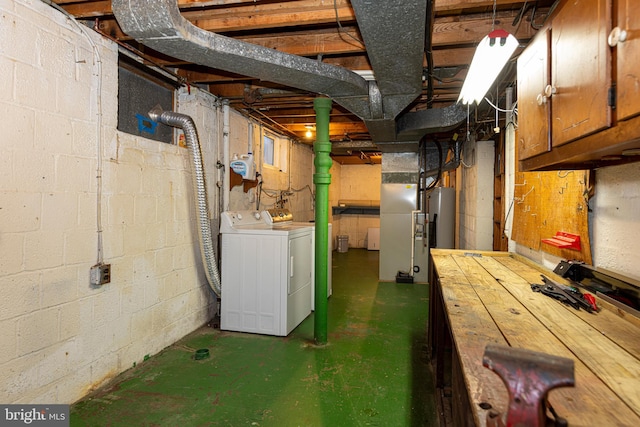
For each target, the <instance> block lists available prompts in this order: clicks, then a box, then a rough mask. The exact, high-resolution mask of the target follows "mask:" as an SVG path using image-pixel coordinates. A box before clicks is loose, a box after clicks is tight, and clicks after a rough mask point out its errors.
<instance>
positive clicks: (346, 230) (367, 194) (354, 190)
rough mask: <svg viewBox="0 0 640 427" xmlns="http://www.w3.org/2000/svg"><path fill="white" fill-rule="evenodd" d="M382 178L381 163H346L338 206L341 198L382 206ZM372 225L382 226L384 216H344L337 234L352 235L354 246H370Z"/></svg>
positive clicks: (343, 167) (350, 242) (350, 241)
mask: <svg viewBox="0 0 640 427" xmlns="http://www.w3.org/2000/svg"><path fill="white" fill-rule="evenodd" d="M381 180H382V167H381V165H342V166H341V167H340V181H339V183H338V185H339V186H338V187H337V188H339V194H338V198H337V200H336V201H335V202H336V204H335V205H334V206H337V202H338V201H339V200H362V201H368V202H371V203H372V204H375V203H377V204H378V205H379V203H380V184H381ZM332 186H333V183H332ZM369 228H380V216H378V215H340V222H339V223H338V224H337V227H334V233H336V235H347V236H349V247H351V248H366V247H367V232H368V229H369Z"/></svg>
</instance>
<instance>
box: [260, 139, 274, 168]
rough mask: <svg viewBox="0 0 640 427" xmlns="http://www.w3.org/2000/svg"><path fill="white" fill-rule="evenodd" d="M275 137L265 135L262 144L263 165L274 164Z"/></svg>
mask: <svg viewBox="0 0 640 427" xmlns="http://www.w3.org/2000/svg"><path fill="white" fill-rule="evenodd" d="M274 151H275V139H274V138H272V137H271V136H269V135H265V136H264V139H263V146H262V162H263V163H264V164H265V165H269V166H275V155H274V154H275V152H274Z"/></svg>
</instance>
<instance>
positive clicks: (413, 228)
mask: <svg viewBox="0 0 640 427" xmlns="http://www.w3.org/2000/svg"><path fill="white" fill-rule="evenodd" d="M420 213H422V211H411V268H410V269H409V275H410V276H411V277H413V272H414V271H413V268H414V267H415V257H416V218H417V217H418V214H420Z"/></svg>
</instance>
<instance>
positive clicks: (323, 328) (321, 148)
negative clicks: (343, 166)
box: [313, 98, 331, 344]
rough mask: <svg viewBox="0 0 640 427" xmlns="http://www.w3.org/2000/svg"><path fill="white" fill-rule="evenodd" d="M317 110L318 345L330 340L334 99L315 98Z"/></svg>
mask: <svg viewBox="0 0 640 427" xmlns="http://www.w3.org/2000/svg"><path fill="white" fill-rule="evenodd" d="M313 109H314V110H315V112H316V142H315V143H314V144H313V151H314V152H315V155H316V157H315V160H314V162H313V163H314V165H315V168H316V169H315V173H314V174H313V183H314V184H315V189H316V218H315V229H316V235H315V241H316V247H315V254H316V259H315V265H316V275H315V286H316V292H315V296H314V298H315V314H314V324H313V328H314V329H313V331H314V332H313V334H314V338H315V341H316V344H326V343H327V298H328V295H327V268H328V263H327V260H328V256H329V253H328V250H329V249H328V242H329V184H331V174H330V173H329V170H330V169H331V157H330V156H329V154H330V153H331V142H330V141H329V113H330V112H331V99H329V98H316V99H314V101H313Z"/></svg>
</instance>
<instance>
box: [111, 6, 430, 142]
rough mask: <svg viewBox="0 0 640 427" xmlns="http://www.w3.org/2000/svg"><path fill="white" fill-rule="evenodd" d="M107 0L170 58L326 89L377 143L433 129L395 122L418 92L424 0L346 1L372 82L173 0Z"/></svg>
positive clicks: (127, 26)
mask: <svg viewBox="0 0 640 427" xmlns="http://www.w3.org/2000/svg"><path fill="white" fill-rule="evenodd" d="M111 3H112V9H113V13H114V15H115V17H116V19H117V20H118V24H120V27H121V28H122V30H123V31H124V32H125V33H127V34H128V35H130V36H131V37H133V38H135V39H136V40H138V41H139V42H141V43H142V44H144V45H146V46H148V47H150V48H152V49H155V50H157V51H158V52H161V53H164V54H166V55H169V56H172V57H174V58H178V59H182V60H185V61H189V62H193V63H196V64H201V65H206V66H209V67H212V68H215V69H219V70H224V71H229V72H233V73H236V74H240V75H245V76H250V77H253V78H258V79H261V80H264V81H270V82H274V83H278V84H282V85H286V86H289V87H293V88H297V89H301V90H305V91H309V92H313V93H318V94H322V95H326V96H328V97H330V98H332V99H333V100H334V101H335V102H337V103H338V104H340V105H342V106H343V107H345V108H346V109H348V110H349V111H351V112H352V113H354V114H355V115H357V116H358V117H359V118H361V119H362V120H363V121H364V122H365V124H366V125H367V128H368V130H369V133H370V134H371V136H372V139H373V141H374V142H375V143H378V142H383V143H388V144H387V145H392V144H393V143H394V142H397V141H399V140H400V141H405V144H404V146H406V147H409V148H410V149H411V150H413V151H416V150H417V145H418V141H419V140H420V137H421V136H422V135H424V134H426V133H433V131H432V130H431V129H430V128H421V129H415V127H414V128H413V129H412V130H411V131H410V132H405V131H404V129H403V127H402V125H400V124H399V123H397V122H396V117H397V116H398V115H399V114H401V113H402V111H403V110H405V109H406V108H407V107H408V106H409V105H410V103H411V102H412V101H414V100H415V99H416V97H418V96H419V95H420V93H421V91H422V67H423V60H424V46H425V37H424V36H425V30H426V28H428V27H427V25H426V24H427V19H431V18H430V17H427V16H426V15H427V13H426V10H427V0H406V1H403V2H371V1H370V0H351V4H352V6H353V8H354V11H355V13H356V18H357V21H358V27H359V29H360V33H361V34H362V37H363V39H364V41H365V44H366V46H367V53H368V55H369V60H370V62H371V65H372V67H373V71H374V75H375V78H376V81H366V80H365V79H364V78H362V77H361V76H359V75H358V74H356V73H354V72H352V71H350V70H347V69H345V68H342V67H337V66H334V65H330V64H325V63H323V62H320V61H315V60H312V59H308V58H304V57H301V56H297V55H291V54H287V53H284V52H280V51H277V50H273V49H269V48H266V47H263V46H258V45H254V44H251V43H246V42H243V41H240V40H236V39H233V38H230V37H225V36H222V35H219V34H215V33H212V32H210V31H206V30H203V29H201V28H198V27H197V26H195V25H193V24H191V23H190V22H189V21H188V20H187V19H185V18H184V17H183V16H182V15H181V14H180V10H179V9H178V5H177V1H176V0H156V1H153V2H150V1H148V0H113V1H112V2H111ZM437 111H438V110H437V109H431V110H426V112H425V113H423V115H426V116H429V117H427V119H426V120H424V121H423V123H428V124H429V125H431V124H433V123H434V122H435V121H436V119H437V118H438V117H440V116H441V114H439V113H438V112H437ZM431 115H433V116H434V119H431V118H430V116H431ZM417 123H420V122H416V121H413V122H412V125H416V124H417ZM403 134H404V136H403ZM418 134H420V135H418ZM416 135H417V136H416ZM407 142H408V143H407Z"/></svg>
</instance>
